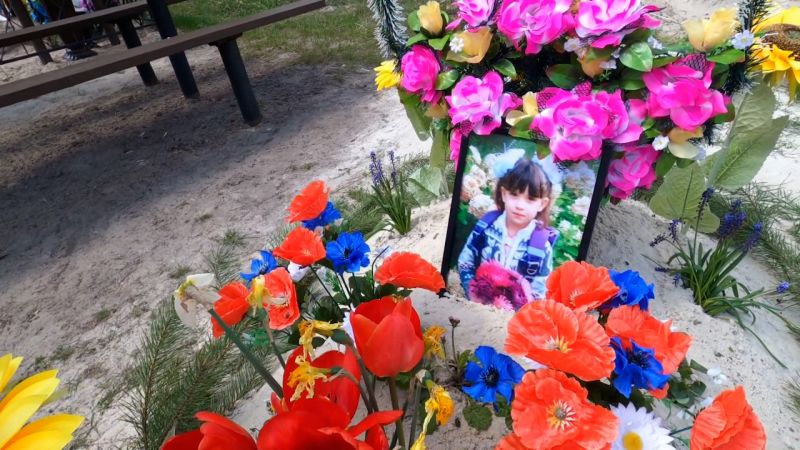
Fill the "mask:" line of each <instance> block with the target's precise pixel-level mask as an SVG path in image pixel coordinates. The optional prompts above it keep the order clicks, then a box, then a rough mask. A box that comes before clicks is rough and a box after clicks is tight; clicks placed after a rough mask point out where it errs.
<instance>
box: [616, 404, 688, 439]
mask: <svg viewBox="0 0 800 450" xmlns="http://www.w3.org/2000/svg"><path fill="white" fill-rule="evenodd" d="M610 409H611V412H613V413H614V415H615V416H617V419H619V433H618V434H617V439H616V440H615V441H614V443H613V444H612V445H611V450H629V449H632V448H633V449H635V448H638V449H648V450H674V447H673V446H672V445H671V442H672V441H673V439H672V437H671V436H670V434H669V433H670V431H669V430H668V429H666V428H663V427H662V426H661V419H659V418H658V417H656V416H655V414H653V413H651V412H648V411H647V410H646V409H645V408H637V407H636V406H634V405H633V404H632V403H629V404H627V405H615V406H611V408H610Z"/></svg>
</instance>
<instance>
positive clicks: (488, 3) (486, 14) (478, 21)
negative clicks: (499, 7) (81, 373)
mask: <svg viewBox="0 0 800 450" xmlns="http://www.w3.org/2000/svg"><path fill="white" fill-rule="evenodd" d="M453 4H454V5H455V6H456V8H458V19H456V20H455V21H454V22H453V23H451V24H450V25H448V26H447V28H448V29H449V30H452V29H454V28H456V27H457V26H458V25H459V24H460V23H461V21H462V20H463V21H464V22H466V23H467V25H469V26H471V27H479V26H481V25H484V24H486V23H488V22H489V18H491V16H492V13H493V12H494V0H456V1H455V2H453Z"/></svg>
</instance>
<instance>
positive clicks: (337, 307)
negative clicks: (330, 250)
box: [308, 265, 341, 312]
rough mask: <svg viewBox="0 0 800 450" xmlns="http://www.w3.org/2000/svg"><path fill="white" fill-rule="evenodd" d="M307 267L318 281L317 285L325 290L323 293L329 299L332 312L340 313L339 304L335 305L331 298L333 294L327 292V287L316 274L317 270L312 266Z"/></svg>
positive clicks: (334, 300)
mask: <svg viewBox="0 0 800 450" xmlns="http://www.w3.org/2000/svg"><path fill="white" fill-rule="evenodd" d="M308 267H309V268H310V269H311V271H312V272H314V276H315V277H317V281H319V284H321V285H322V289H325V293H326V294H328V298H329V299H331V304H332V305H333V310H334V311H335V312H341V310H340V308H339V304H338V303H336V299H334V298H333V294H331V291H329V290H328V286H325V283H324V282H323V281H322V278H320V276H319V274H318V273H317V269H315V268H314V266H313V265H312V266H308Z"/></svg>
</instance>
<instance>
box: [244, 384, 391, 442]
mask: <svg viewBox="0 0 800 450" xmlns="http://www.w3.org/2000/svg"><path fill="white" fill-rule="evenodd" d="M401 415H402V411H382V412H377V413H373V414H370V415H368V416H367V417H365V418H364V420H362V421H361V422H360V423H358V424H356V425H355V426H352V427H348V425H349V423H350V419H349V418H348V414H347V412H346V411H344V410H343V409H342V408H340V407H339V406H337V405H336V404H335V403H333V402H332V401H330V400H328V399H325V398H319V397H315V398H308V399H301V400H298V401H296V402H294V403H293V404H292V406H291V408H290V409H289V411H288V412H285V413H282V414H278V415H277V416H275V417H273V418H271V419H270V420H268V421H267V423H265V424H264V427H263V428H261V432H260V433H258V450H308V449H325V450H388V448H389V445H388V441H387V440H386V439H385V435H384V436H383V439H382V440H381V439H380V434H382V433H383V431H382V430H381V426H382V425H386V424H389V423H392V422H394V421H396V420H397V419H399V418H400V416H401ZM365 431H368V433H367V434H368V437H367V442H365V441H360V440H357V439H356V438H357V437H358V436H359V435H361V434H363V433H364V432H365ZM375 433H377V434H375ZM376 436H377V437H376ZM375 445H381V446H380V447H376V446H375ZM232 448H233V447H232Z"/></svg>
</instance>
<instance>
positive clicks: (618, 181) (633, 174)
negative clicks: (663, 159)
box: [606, 144, 660, 200]
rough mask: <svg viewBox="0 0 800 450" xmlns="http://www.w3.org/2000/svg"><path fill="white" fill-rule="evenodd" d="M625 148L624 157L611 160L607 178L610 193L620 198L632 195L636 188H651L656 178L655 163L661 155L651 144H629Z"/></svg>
mask: <svg viewBox="0 0 800 450" xmlns="http://www.w3.org/2000/svg"><path fill="white" fill-rule="evenodd" d="M623 150H624V151H625V154H624V155H623V156H622V158H620V159H615V160H613V161H611V164H610V165H609V166H608V176H607V178H606V186H610V187H609V189H608V192H609V194H611V196H612V197H614V198H618V199H620V200H622V199H626V198H628V197H630V196H631V194H633V191H634V190H635V189H636V188H640V187H645V188H648V189H649V188H650V186H652V185H653V182H654V181H655V180H656V171H655V169H654V168H653V164H655V162H656V161H657V160H658V158H659V156H660V154H659V152H658V151H657V150H656V149H654V148H653V146H652V145H651V144H647V145H628V146H625V147H624V148H623Z"/></svg>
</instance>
